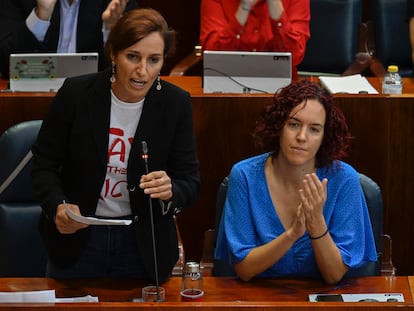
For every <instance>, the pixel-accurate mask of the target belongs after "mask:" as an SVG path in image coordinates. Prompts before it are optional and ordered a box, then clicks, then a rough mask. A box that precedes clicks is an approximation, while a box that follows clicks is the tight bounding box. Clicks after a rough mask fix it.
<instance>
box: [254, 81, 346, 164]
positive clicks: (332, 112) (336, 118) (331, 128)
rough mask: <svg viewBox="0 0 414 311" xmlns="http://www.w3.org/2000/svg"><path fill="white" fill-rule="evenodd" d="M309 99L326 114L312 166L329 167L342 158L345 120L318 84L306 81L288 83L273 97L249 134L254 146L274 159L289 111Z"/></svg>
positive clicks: (331, 99) (343, 153)
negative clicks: (319, 104) (315, 102)
mask: <svg viewBox="0 0 414 311" xmlns="http://www.w3.org/2000/svg"><path fill="white" fill-rule="evenodd" d="M309 99H316V100H317V101H319V102H320V103H321V104H322V106H323V107H324V108H325V112H326V120H325V127H324V137H323V140H322V144H321V146H320V148H319V150H318V152H317V154H316V166H317V167H324V166H330V165H332V163H333V161H334V160H339V159H342V158H344V157H345V156H346V155H347V149H348V147H349V144H350V141H351V139H352V136H351V134H350V132H349V129H348V125H347V123H346V119H345V116H344V115H343V113H342V111H341V110H340V109H339V108H338V107H337V106H335V105H334V103H333V97H332V95H331V94H330V93H329V92H328V91H327V90H326V89H325V88H323V87H322V86H321V85H320V84H318V83H314V82H311V81H309V80H299V81H296V82H292V83H291V84H289V85H288V86H286V87H284V88H282V89H281V90H280V91H279V92H277V93H276V94H275V97H274V100H273V103H271V104H269V105H267V106H265V107H264V109H263V111H262V113H261V115H260V117H259V119H258V120H257V122H256V127H255V129H254V131H253V137H254V139H255V144H256V146H257V147H258V148H259V149H261V150H262V151H263V152H273V156H277V155H278V154H279V150H280V142H279V139H280V135H281V131H282V130H283V127H284V125H285V123H286V121H287V120H288V118H289V115H290V113H291V111H292V109H293V108H294V107H296V106H297V105H299V104H301V103H303V101H306V100H309Z"/></svg>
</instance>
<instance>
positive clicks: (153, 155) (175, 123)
mask: <svg viewBox="0 0 414 311" xmlns="http://www.w3.org/2000/svg"><path fill="white" fill-rule="evenodd" d="M109 78H110V72H109V70H106V71H104V72H99V73H95V74H90V75H85V76H80V77H75V78H69V79H67V80H66V81H65V83H64V84H63V86H62V87H61V89H60V90H59V91H58V92H57V95H56V97H55V99H54V101H53V103H52V105H51V107H50V110H49V112H48V114H47V116H46V118H45V120H44V121H43V124H42V127H41V129H40V132H39V135H38V138H37V141H36V142H35V144H34V145H33V148H32V151H33V155H34V161H33V171H32V181H33V187H34V190H35V192H36V194H37V195H38V198H39V201H40V204H41V206H42V209H43V215H42V217H41V221H40V229H41V234H42V237H43V239H44V241H45V244H46V248H47V250H48V254H49V257H50V259H51V260H53V261H54V262H55V263H56V264H58V265H60V266H62V267H64V266H67V265H70V264H72V263H73V262H74V261H76V259H77V257H78V256H79V254H80V252H81V251H82V249H83V247H84V245H85V240H86V238H87V235H88V233H89V229H88V228H86V229H83V230H79V231H78V232H77V233H75V234H66V235H62V234H60V233H59V232H58V231H57V229H56V226H55V223H54V217H55V213H56V208H57V205H58V204H60V203H62V201H63V200H66V201H67V202H69V203H72V204H77V205H79V207H80V210H81V213H82V214H83V215H85V216H93V215H94V214H95V210H96V207H97V203H98V198H99V195H100V192H101V188H102V185H103V183H104V179H105V174H106V169H107V159H108V141H109V138H108V133H109V124H110V106H111V94H110V87H111V84H110V81H109ZM155 84H156V83H155ZM155 84H154V85H153V86H152V87H151V89H150V91H149V92H148V94H147V96H146V97H145V102H144V106H143V110H142V115H141V119H140V121H139V124H138V127H137V131H136V134H135V137H134V140H133V143H132V148H131V153H130V156H129V162H128V168H127V182H128V188H129V195H130V202H131V208H132V214H133V219H134V223H133V225H134V226H135V229H136V236H137V242H138V247H139V250H140V252H141V255H142V257H143V261H144V264H145V267H146V270H147V272H148V275H149V276H151V277H152V278H153V279H154V278H155V269H154V264H153V249H152V242H151V241H152V240H151V227H150V217H149V198H148V196H147V195H145V194H144V193H143V191H142V190H141V189H140V188H139V187H138V185H139V180H140V177H141V176H142V175H143V174H145V165H144V162H143V160H142V141H146V143H147V146H148V154H149V158H148V165H149V171H154V170H165V171H166V172H167V174H168V175H169V176H170V177H171V179H172V190H173V200H172V202H171V204H167V205H168V206H170V209H169V210H168V212H167V213H166V214H165V215H163V213H162V211H161V207H160V206H161V202H160V200H152V202H153V211H154V222H155V235H156V245H157V247H156V251H157V257H158V276H159V281H160V282H163V281H165V280H166V279H167V278H168V276H169V275H170V272H171V269H172V268H173V266H174V265H175V263H176V261H177V259H178V247H177V232H176V228H175V223H174V219H173V215H174V214H175V213H176V212H178V211H179V210H181V208H183V207H185V206H188V205H190V203H191V202H193V201H194V200H195V198H196V196H197V194H198V190H199V186H200V176H199V163H198V160H197V156H196V144H195V138H194V128H193V115H192V105H191V98H190V95H189V94H188V92H186V91H184V90H182V89H180V88H178V87H176V86H174V85H172V84H170V83H167V82H165V81H161V84H162V89H161V90H156V88H155ZM162 203H163V202H162Z"/></svg>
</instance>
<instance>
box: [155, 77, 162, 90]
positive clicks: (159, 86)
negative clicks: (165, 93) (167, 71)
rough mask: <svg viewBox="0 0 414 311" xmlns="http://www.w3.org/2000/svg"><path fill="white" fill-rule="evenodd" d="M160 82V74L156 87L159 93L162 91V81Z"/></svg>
mask: <svg viewBox="0 0 414 311" xmlns="http://www.w3.org/2000/svg"><path fill="white" fill-rule="evenodd" d="M160 80H161V78H160V74H158V77H157V86H156V89H157V91H161V89H162V86H161V81H160Z"/></svg>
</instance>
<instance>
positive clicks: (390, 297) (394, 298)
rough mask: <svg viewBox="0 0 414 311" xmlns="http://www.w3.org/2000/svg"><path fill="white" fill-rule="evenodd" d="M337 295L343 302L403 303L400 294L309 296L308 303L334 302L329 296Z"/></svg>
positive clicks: (402, 297)
mask: <svg viewBox="0 0 414 311" xmlns="http://www.w3.org/2000/svg"><path fill="white" fill-rule="evenodd" d="M338 295H339V296H342V300H341V301H343V302H404V295H403V294H402V293H382V294H379V293H366V294H310V295H309V301H310V302H318V301H334V300H330V299H329V296H332V297H334V296H335V297H336V296H338ZM318 296H319V297H318ZM320 296H322V297H320ZM335 301H337V300H335Z"/></svg>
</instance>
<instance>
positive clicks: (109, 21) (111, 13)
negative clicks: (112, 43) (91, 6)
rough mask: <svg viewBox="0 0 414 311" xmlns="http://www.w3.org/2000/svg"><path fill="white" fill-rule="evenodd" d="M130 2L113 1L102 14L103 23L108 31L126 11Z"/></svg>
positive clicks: (124, 0) (123, 0)
mask: <svg viewBox="0 0 414 311" xmlns="http://www.w3.org/2000/svg"><path fill="white" fill-rule="evenodd" d="M127 2H128V0H112V1H111V2H110V3H109V4H108V6H107V8H106V9H105V11H104V12H103V13H102V22H103V23H104V25H105V27H106V29H111V28H112V27H113V26H114V25H115V23H116V22H117V21H118V19H119V18H120V17H121V16H122V14H123V13H124V11H125V7H126V4H127Z"/></svg>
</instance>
